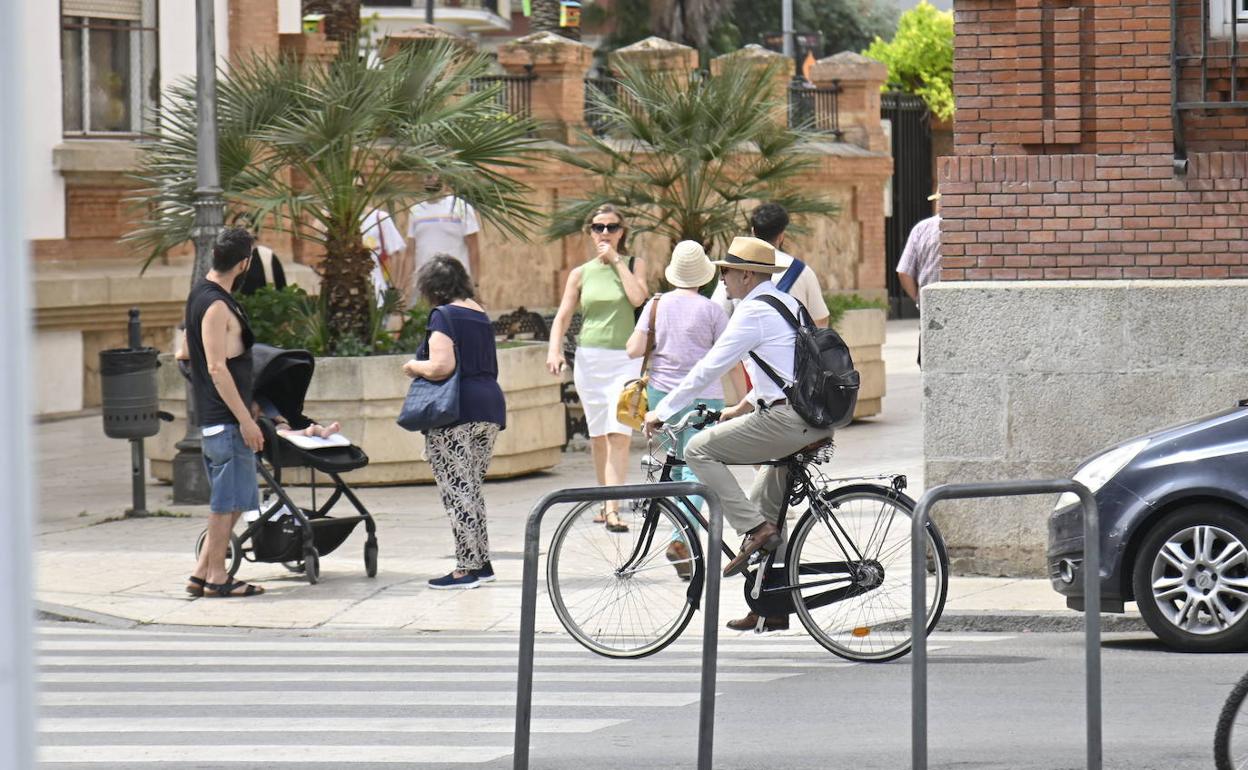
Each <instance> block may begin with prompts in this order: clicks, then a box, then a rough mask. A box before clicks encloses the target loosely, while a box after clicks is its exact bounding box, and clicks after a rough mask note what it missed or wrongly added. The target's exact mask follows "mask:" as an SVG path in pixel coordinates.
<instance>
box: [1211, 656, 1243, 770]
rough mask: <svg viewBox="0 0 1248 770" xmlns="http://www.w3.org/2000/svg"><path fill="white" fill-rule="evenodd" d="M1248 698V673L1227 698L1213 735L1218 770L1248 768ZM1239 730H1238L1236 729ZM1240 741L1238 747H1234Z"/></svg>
mask: <svg viewBox="0 0 1248 770" xmlns="http://www.w3.org/2000/svg"><path fill="white" fill-rule="evenodd" d="M1246 698H1248V673H1245V674H1244V675H1243V677H1241V678H1240V680H1239V682H1238V683H1237V684H1236V685H1235V687H1234V688H1233V689H1232V690H1231V694H1230V695H1229V696H1227V698H1226V703H1225V704H1223V706H1222V713H1221V714H1219V715H1218V727H1217V730H1216V731H1215V732H1214V734H1213V760H1214V763H1215V765H1216V766H1217V770H1242V768H1245V767H1248V710H1246V709H1244V701H1245V699H1246ZM1236 728H1238V729H1236ZM1237 740H1238V742H1239V743H1238V745H1237V746H1236V745H1234V744H1235V742H1236V741H1237Z"/></svg>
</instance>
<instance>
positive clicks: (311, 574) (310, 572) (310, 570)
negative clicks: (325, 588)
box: [303, 551, 321, 585]
mask: <svg viewBox="0 0 1248 770" xmlns="http://www.w3.org/2000/svg"><path fill="white" fill-rule="evenodd" d="M303 574H304V577H306V578H307V579H308V582H309V583H311V584H312V585H316V584H317V583H318V582H320V579H321V559H320V557H319V556H317V555H316V551H312V552H310V553H307V554H304V557H303Z"/></svg>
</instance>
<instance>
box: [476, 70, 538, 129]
mask: <svg viewBox="0 0 1248 770" xmlns="http://www.w3.org/2000/svg"><path fill="white" fill-rule="evenodd" d="M534 80H537V76H536V75H534V74H533V72H532V70H531V69H530V71H529V72H527V73H526V74H524V75H486V76H483V77H479V78H473V79H472V81H471V83H470V88H471V89H472V92H473V93H474V94H475V93H480V92H481V91H485V90H487V89H489V88H493V87H495V86H498V91H497V92H496V93H495V95H494V98H495V101H496V103H497V104H498V107H499V109H501V110H503V111H504V112H508V113H510V114H512V115H515V116H516V117H518V118H531V117H533V81H534Z"/></svg>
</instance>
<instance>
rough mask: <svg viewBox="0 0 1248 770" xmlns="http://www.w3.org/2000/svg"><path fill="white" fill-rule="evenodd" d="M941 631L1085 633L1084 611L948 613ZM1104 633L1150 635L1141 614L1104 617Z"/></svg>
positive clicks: (942, 623)
mask: <svg viewBox="0 0 1248 770" xmlns="http://www.w3.org/2000/svg"><path fill="white" fill-rule="evenodd" d="M936 630H937V631H980V632H996V633H1018V632H1031V633H1083V630H1084V624H1083V613H1082V612H1075V611H1073V610H1072V611H1070V612H1026V611H1018V612H1013V611H991V610H990V611H984V612H956V611H955V612H946V613H944V614H943V615H941V616H940V622H939V623H937V624H936ZM1101 631H1102V632H1104V633H1123V632H1126V633H1134V632H1140V631H1143V632H1148V626H1147V625H1145V623H1144V619H1143V618H1141V617H1140V616H1139V615H1136V614H1130V615H1117V614H1104V613H1103V614H1102V615H1101Z"/></svg>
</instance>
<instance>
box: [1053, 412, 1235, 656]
mask: <svg viewBox="0 0 1248 770" xmlns="http://www.w3.org/2000/svg"><path fill="white" fill-rule="evenodd" d="M1075 480H1077V481H1080V482H1082V483H1083V484H1085V485H1087V486H1088V488H1089V489H1091V490H1092V492H1093V494H1094V495H1095V496H1096V503H1097V506H1098V508H1099V511H1100V516H1101V554H1102V557H1101V558H1102V563H1101V606H1102V607H1103V608H1104V610H1105V611H1106V612H1122V611H1123V603H1124V602H1128V601H1135V602H1136V603H1137V604H1138V606H1139V608H1140V614H1141V615H1142V616H1143V617H1144V620H1145V622H1147V623H1148V626H1149V628H1150V629H1152V631H1153V632H1154V633H1155V634H1157V636H1158V637H1159V638H1160V639H1161V640H1162V641H1163V642H1165V643H1166V644H1168V645H1170V646H1172V647H1175V648H1178V649H1181V650H1187V651H1193V652H1225V651H1242V650H1248V401H1243V402H1240V405H1239V407H1238V408H1235V409H1231V410H1229V411H1226V412H1221V413H1219V414H1214V415H1210V416H1209V417H1204V418H1202V419H1199V420H1195V421H1193V422H1189V423H1186V424H1184V425H1179V426H1176V427H1173V428H1166V429H1164V430H1160V431H1157V432H1155V433H1150V434H1148V435H1146V436H1140V437H1138V438H1134V439H1131V440H1130V441H1124V442H1122V443H1121V444H1118V445H1116V446H1114V447H1111V448H1110V449H1107V450H1106V451H1104V452H1102V453H1100V454H1098V455H1096V456H1094V457H1092V458H1089V459H1088V460H1086V461H1084V462H1083V463H1082V464H1080V466H1079V469H1078V470H1077V471H1076V473H1075ZM1082 559H1083V515H1082V509H1081V508H1080V507H1079V505H1078V502H1077V500H1076V499H1074V497H1073V496H1068V495H1063V497H1062V499H1061V500H1059V501H1058V504H1057V507H1056V509H1055V510H1054V511H1053V514H1052V516H1051V517H1050V519H1049V546H1048V566H1049V576H1050V579H1051V580H1052V583H1053V587H1054V588H1055V589H1056V590H1057V592H1058V593H1060V594H1063V595H1064V596H1066V604H1067V606H1069V607H1071V608H1073V609H1079V610H1082V609H1083V577H1082Z"/></svg>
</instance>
